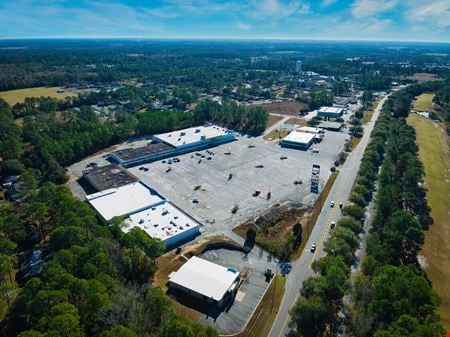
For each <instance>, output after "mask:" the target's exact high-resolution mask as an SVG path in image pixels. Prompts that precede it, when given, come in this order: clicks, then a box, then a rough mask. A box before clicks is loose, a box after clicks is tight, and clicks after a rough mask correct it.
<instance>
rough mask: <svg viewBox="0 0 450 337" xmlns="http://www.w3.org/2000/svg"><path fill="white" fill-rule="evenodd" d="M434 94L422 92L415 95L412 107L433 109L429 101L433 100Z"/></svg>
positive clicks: (418, 109)
mask: <svg viewBox="0 0 450 337" xmlns="http://www.w3.org/2000/svg"><path fill="white" fill-rule="evenodd" d="M433 98H434V94H431V93H423V94H421V95H419V96H417V97H416V100H415V101H414V103H413V109H414V110H416V111H433V108H432V107H431V103H432V102H433Z"/></svg>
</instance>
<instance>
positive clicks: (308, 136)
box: [280, 130, 317, 150]
mask: <svg viewBox="0 0 450 337" xmlns="http://www.w3.org/2000/svg"><path fill="white" fill-rule="evenodd" d="M316 135H317V134H315V133H307V132H302V131H297V130H294V131H292V132H291V133H290V134H288V135H287V136H286V137H284V138H283V140H282V141H281V143H280V145H281V146H283V147H290V148H294V149H300V150H308V148H309V147H310V146H311V144H312V143H314V139H315V138H316Z"/></svg>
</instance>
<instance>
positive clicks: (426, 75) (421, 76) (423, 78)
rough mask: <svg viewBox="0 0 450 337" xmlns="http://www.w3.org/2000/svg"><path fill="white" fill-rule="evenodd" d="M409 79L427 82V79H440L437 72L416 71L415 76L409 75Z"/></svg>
mask: <svg viewBox="0 0 450 337" xmlns="http://www.w3.org/2000/svg"><path fill="white" fill-rule="evenodd" d="M406 78H407V79H408V80H412V81H418V82H426V81H436V80H439V77H437V76H436V75H435V74H431V73H415V74H414V75H413V76H407V77H406Z"/></svg>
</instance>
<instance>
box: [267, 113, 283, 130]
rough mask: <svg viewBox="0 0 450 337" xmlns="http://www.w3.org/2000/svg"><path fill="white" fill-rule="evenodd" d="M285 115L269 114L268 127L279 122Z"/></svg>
mask: <svg viewBox="0 0 450 337" xmlns="http://www.w3.org/2000/svg"><path fill="white" fill-rule="evenodd" d="M282 119H283V117H281V116H275V115H269V119H268V120H267V126H266V127H267V128H270V127H271V126H272V125H274V124H276V123H278V122H279V121H281V120H282Z"/></svg>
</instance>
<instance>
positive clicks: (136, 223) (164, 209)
mask: <svg viewBox="0 0 450 337" xmlns="http://www.w3.org/2000/svg"><path fill="white" fill-rule="evenodd" d="M199 226H200V224H199V223H198V222H196V221H195V220H194V219H192V218H191V217H189V216H188V215H187V214H185V213H184V212H182V211H181V210H179V209H178V208H176V207H175V206H174V205H173V204H171V203H170V202H168V201H166V202H165V203H162V204H159V205H157V206H153V207H150V208H147V209H145V210H143V211H141V212H138V213H134V214H131V215H130V217H129V218H128V219H126V220H125V227H123V228H122V230H123V231H124V232H129V231H130V230H131V229H132V228H134V227H139V228H140V229H142V230H143V231H145V232H146V233H147V234H148V235H150V236H151V237H152V238H157V239H161V240H163V241H165V240H167V239H169V238H172V237H175V236H177V235H180V234H182V233H184V232H187V231H190V230H192V229H194V228H198V227H199Z"/></svg>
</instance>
